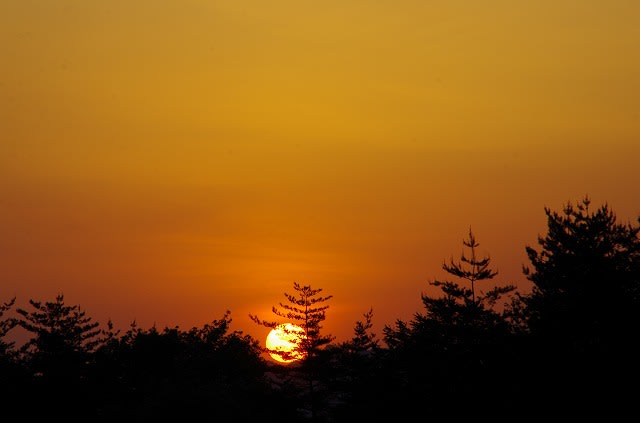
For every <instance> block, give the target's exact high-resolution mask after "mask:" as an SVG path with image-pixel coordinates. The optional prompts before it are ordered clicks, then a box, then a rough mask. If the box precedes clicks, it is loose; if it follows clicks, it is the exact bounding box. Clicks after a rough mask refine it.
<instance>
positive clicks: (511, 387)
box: [0, 197, 640, 423]
mask: <svg viewBox="0 0 640 423" xmlns="http://www.w3.org/2000/svg"><path fill="white" fill-rule="evenodd" d="M545 214H546V216H547V232H546V234H544V235H542V236H540V237H539V239H538V245H537V247H532V246H526V252H527V256H528V259H529V262H530V263H529V265H528V266H525V267H524V274H525V276H526V277H527V278H528V279H529V280H530V281H531V282H532V283H533V289H532V290H531V292H530V293H528V294H522V293H519V292H517V291H516V290H515V288H514V286H512V285H498V284H496V283H495V282H493V279H494V277H495V276H497V275H498V272H497V271H496V270H494V269H493V268H492V266H491V260H490V257H489V256H481V255H479V254H478V251H477V249H478V247H479V245H480V244H479V243H478V241H477V240H476V237H475V235H474V234H473V232H472V231H471V230H469V234H468V238H466V239H464V240H463V253H462V255H461V257H460V261H454V260H453V259H451V260H449V261H448V262H445V263H443V269H444V270H445V271H446V272H447V274H448V275H450V276H451V279H448V278H447V279H445V280H434V281H431V282H429V284H430V286H433V287H436V288H437V289H438V290H439V291H438V294H437V295H427V294H422V295H421V300H422V306H423V308H422V310H419V311H416V312H415V313H414V315H413V317H412V318H411V319H410V320H409V321H403V320H396V321H395V322H393V324H385V325H384V326H383V330H382V339H379V338H378V336H377V335H376V334H375V333H374V332H373V331H372V329H373V319H374V313H373V310H374V309H373V307H372V308H370V309H369V310H368V311H367V312H365V313H364V314H363V315H362V316H363V319H362V320H360V321H357V322H355V325H354V328H353V337H352V338H351V339H350V340H348V341H345V342H342V343H338V344H334V343H333V341H334V338H333V337H332V336H331V335H327V334H324V333H322V331H321V329H322V326H321V323H322V322H323V321H324V319H325V316H326V312H327V310H328V308H329V307H328V306H327V305H325V301H327V300H329V299H330V298H332V296H331V295H329V296H321V295H320V293H321V291H322V290H321V289H312V288H311V286H302V285H300V284H297V283H294V290H295V291H296V294H295V295H289V294H286V293H285V298H286V299H287V301H288V303H280V307H279V308H277V307H274V308H273V311H274V314H275V315H276V316H277V317H278V318H279V319H284V320H286V321H291V322H294V323H298V324H300V326H302V327H304V328H305V330H306V334H307V336H306V338H302V339H301V341H300V344H299V345H298V348H300V350H301V351H303V352H304V359H303V360H301V361H299V362H294V363H291V364H288V365H280V364H274V363H272V362H271V361H268V360H266V359H265V358H264V352H265V349H264V348H263V347H262V346H261V345H262V342H261V341H258V340H255V339H253V338H252V337H251V336H249V335H245V334H243V333H242V332H239V331H232V330H231V322H232V320H231V313H230V312H229V311H226V312H225V313H224V314H223V315H222V317H221V318H220V319H218V320H213V321H212V322H210V323H208V324H205V325H203V326H202V327H193V328H191V329H188V330H183V329H181V328H179V327H172V328H169V327H165V328H163V329H159V328H156V327H155V326H154V327H151V328H149V329H143V328H139V327H138V326H137V325H136V323H135V322H132V324H131V326H130V327H129V328H128V329H127V330H124V331H121V330H115V329H114V327H113V324H112V323H111V322H107V323H106V325H105V326H100V325H99V324H98V323H97V322H94V321H93V320H92V319H91V317H89V316H88V315H87V314H86V313H85V311H84V310H82V309H81V308H80V307H79V306H77V305H67V304H65V301H64V297H63V296H62V295H59V296H57V297H56V298H55V300H54V301H51V302H40V301H34V300H30V301H29V306H30V307H29V309H22V308H20V307H17V308H15V298H13V299H10V300H9V301H7V302H4V303H0V410H2V413H3V414H1V415H7V414H6V411H7V410H10V409H16V410H21V411H22V410H24V413H25V415H27V416H28V417H29V419H30V420H45V419H46V420H55V421H57V420H61V421H62V420H63V421H83V422H86V421H91V422H112V421H119V422H129V421H131V422H146V421H168V420H178V421H196V420H197V421H274V422H276V421H277V422H326V423H329V422H351V421H386V420H388V421H408V420H409V419H411V421H414V420H415V421H427V420H431V421H443V420H444V419H447V420H452V419H453V420H462V419H474V420H485V419H494V420H521V419H525V420H527V419H544V420H545V421H548V420H569V421H574V420H578V419H583V418H589V419H593V418H598V417H600V418H605V419H606V420H607V421H618V420H621V419H622V418H623V417H625V418H626V416H633V415H636V414H637V409H636V408H637V405H636V404H637V398H638V395H640V388H638V387H637V381H638V380H640V360H638V357H640V347H638V344H639V342H638V337H639V336H640V335H639V334H640V332H639V331H638V327H639V324H640V226H638V225H636V224H631V223H626V224H620V223H618V222H617V219H616V216H615V214H614V213H613V212H612V211H611V210H610V209H609V207H608V205H606V204H605V205H603V206H601V207H599V208H597V209H595V210H594V209H592V208H591V202H590V200H589V198H588V197H585V198H584V199H583V200H581V201H580V202H578V203H577V204H575V205H573V204H571V203H569V204H567V205H566V206H565V207H564V208H563V210H562V211H561V212H554V211H552V210H550V209H548V208H545ZM639 223H640V220H639ZM11 314H15V316H16V317H11ZM250 317H251V319H252V320H253V321H254V322H256V323H258V324H261V325H265V326H267V327H275V326H276V324H277V323H278V322H276V321H273V322H271V321H263V320H260V319H258V318H257V317H256V316H253V315H250ZM17 327H19V328H22V329H23V330H26V331H27V332H28V333H29V334H30V335H31V338H30V339H29V340H28V341H27V343H26V344H25V345H23V346H21V347H19V348H18V347H16V346H15V345H14V344H12V343H11V342H8V341H7V335H8V334H9V333H10V332H11V331H12V330H15V328H17Z"/></svg>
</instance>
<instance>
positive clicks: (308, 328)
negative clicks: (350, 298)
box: [249, 282, 334, 418]
mask: <svg viewBox="0 0 640 423" xmlns="http://www.w3.org/2000/svg"><path fill="white" fill-rule="evenodd" d="M293 289H294V290H295V291H296V294H288V293H286V292H285V293H284V296H285V298H286V299H287V301H288V302H289V304H287V303H282V302H281V303H279V305H280V308H278V307H276V306H274V307H272V312H273V313H274V314H275V315H276V316H278V317H281V318H284V319H287V320H288V321H289V322H292V323H294V324H296V325H298V326H299V327H301V328H302V329H303V330H304V334H303V335H302V336H294V337H293V340H292V343H293V345H294V346H293V348H292V350H291V351H289V352H287V351H279V350H272V349H268V348H266V349H265V350H266V351H268V352H270V353H275V354H279V355H280V356H281V357H283V358H284V359H285V360H290V359H292V358H297V357H302V358H301V359H300V361H301V362H302V370H303V372H304V378H305V379H306V381H307V387H308V398H309V411H310V414H311V417H312V418H316V412H317V405H316V402H317V401H318V398H317V396H318V392H317V389H316V386H315V385H314V384H315V383H316V382H317V381H319V380H320V379H322V375H321V373H322V372H321V370H320V369H321V368H322V367H323V365H325V364H326V363H324V360H321V358H323V357H321V353H322V352H323V349H324V347H326V346H327V345H328V344H329V343H331V341H333V339H334V337H333V336H332V335H324V334H322V331H321V330H322V325H321V323H322V322H323V321H324V320H325V317H326V310H327V309H328V308H329V306H328V305H321V304H323V303H324V302H325V301H327V300H329V299H331V298H332V297H333V296H332V295H329V296H324V297H323V296H320V293H321V292H322V289H313V288H312V287H311V285H300V284H299V283H298V282H294V283H293ZM249 317H250V318H251V320H253V321H254V322H255V323H257V324H259V325H261V326H265V327H268V328H271V329H273V328H275V327H276V326H278V322H276V321H267V320H261V319H259V318H258V317H257V316H255V315H252V314H249ZM285 332H289V333H291V334H294V335H295V331H292V330H288V331H287V330H285Z"/></svg>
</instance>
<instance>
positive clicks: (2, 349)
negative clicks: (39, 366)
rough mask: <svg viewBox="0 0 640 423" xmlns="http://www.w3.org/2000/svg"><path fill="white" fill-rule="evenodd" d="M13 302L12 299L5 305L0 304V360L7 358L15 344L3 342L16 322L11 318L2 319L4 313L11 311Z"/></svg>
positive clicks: (14, 300)
mask: <svg viewBox="0 0 640 423" xmlns="http://www.w3.org/2000/svg"><path fill="white" fill-rule="evenodd" d="M15 302H16V299H15V297H13V298H12V299H11V300H9V301H7V302H6V303H0V360H4V359H8V358H9V356H10V354H11V352H12V349H13V346H14V344H15V343H14V342H5V341H4V337H5V336H7V334H8V333H9V331H10V330H11V329H13V328H14V327H15V326H16V324H17V322H16V320H15V319H12V318H4V319H3V318H2V317H3V316H4V314H5V313H6V312H8V311H9V310H11V308H12V307H13V305H14V304H15Z"/></svg>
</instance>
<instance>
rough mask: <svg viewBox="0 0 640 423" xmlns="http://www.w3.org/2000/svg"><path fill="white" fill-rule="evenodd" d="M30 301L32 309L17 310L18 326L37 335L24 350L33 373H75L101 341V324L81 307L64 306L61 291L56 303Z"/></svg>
mask: <svg viewBox="0 0 640 423" xmlns="http://www.w3.org/2000/svg"><path fill="white" fill-rule="evenodd" d="M29 304H31V306H32V307H33V308H34V310H33V311H27V310H24V309H21V308H18V309H17V310H16V312H17V313H18V314H19V315H20V316H22V317H21V318H20V319H19V320H18V325H20V326H21V327H22V328H24V329H26V330H27V331H29V332H31V333H32V334H33V335H34V337H33V338H31V339H30V340H29V341H27V342H26V343H25V344H24V345H23V346H22V348H21V353H23V354H26V355H27V356H29V359H30V363H31V364H32V366H33V370H34V372H35V373H38V374H41V375H42V376H43V377H45V378H47V377H50V376H60V377H66V376H68V375H69V374H72V373H75V370H78V369H79V368H80V367H82V366H83V365H84V363H85V362H86V359H87V356H88V354H89V353H91V352H93V350H94V349H95V348H96V346H97V345H98V344H99V343H100V338H99V335H100V333H101V331H100V329H98V326H99V323H98V322H92V321H91V320H92V319H91V317H88V316H86V312H85V311H83V310H81V309H80V306H78V305H73V306H68V305H65V303H64V296H63V295H62V294H60V295H58V296H57V297H56V300H55V301H53V302H45V303H42V302H40V301H34V300H29Z"/></svg>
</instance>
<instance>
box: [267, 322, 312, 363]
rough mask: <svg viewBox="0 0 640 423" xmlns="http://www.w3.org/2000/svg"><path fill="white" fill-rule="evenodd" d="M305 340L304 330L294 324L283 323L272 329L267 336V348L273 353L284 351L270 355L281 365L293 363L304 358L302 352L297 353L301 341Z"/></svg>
mask: <svg viewBox="0 0 640 423" xmlns="http://www.w3.org/2000/svg"><path fill="white" fill-rule="evenodd" d="M301 339H304V329H302V328H301V327H300V326H298V325H294V324H293V323H282V324H279V325H278V326H276V327H275V328H273V329H271V332H269V335H267V340H266V346H267V349H269V350H271V351H282V353H280V354H279V353H277V352H270V353H269V355H270V356H271V357H272V358H273V359H274V360H276V361H279V362H281V363H291V362H292V361H298V360H300V359H302V358H303V357H304V354H303V353H302V352H300V351H296V347H297V346H298V345H299V343H300V340H301Z"/></svg>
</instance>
